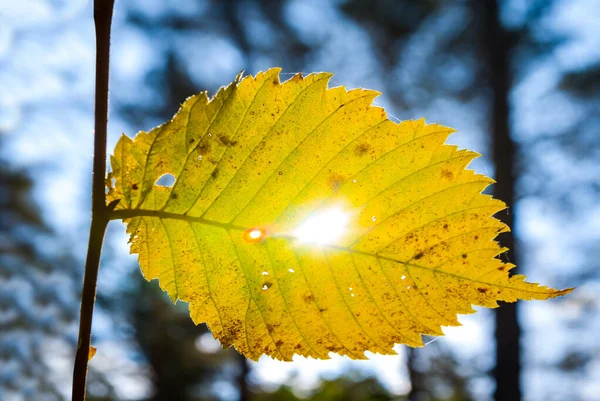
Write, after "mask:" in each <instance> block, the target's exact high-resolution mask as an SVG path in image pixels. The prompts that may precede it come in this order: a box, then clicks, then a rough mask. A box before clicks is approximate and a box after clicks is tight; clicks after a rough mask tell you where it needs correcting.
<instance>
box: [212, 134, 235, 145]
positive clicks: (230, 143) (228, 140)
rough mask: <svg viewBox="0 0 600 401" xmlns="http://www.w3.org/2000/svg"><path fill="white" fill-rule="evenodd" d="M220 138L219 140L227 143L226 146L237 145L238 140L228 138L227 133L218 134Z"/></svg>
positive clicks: (224, 143)
mask: <svg viewBox="0 0 600 401" xmlns="http://www.w3.org/2000/svg"><path fill="white" fill-rule="evenodd" d="M217 137H218V138H219V141H220V142H221V143H222V144H223V145H225V146H235V145H237V141H232V140H231V139H229V138H227V137H226V136H225V135H220V134H219V135H218V136H217Z"/></svg>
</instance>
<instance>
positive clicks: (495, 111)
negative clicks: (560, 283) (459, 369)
mask: <svg viewBox="0 0 600 401" xmlns="http://www.w3.org/2000/svg"><path fill="white" fill-rule="evenodd" d="M479 5H480V7H481V11H482V18H481V21H480V26H481V30H480V32H481V39H482V42H483V43H482V44H483V49H484V51H485V53H486V62H487V71H488V79H489V81H488V82H489V86H490V89H491V92H492V103H491V110H490V112H491V121H490V122H491V127H490V129H491V139H492V140H491V146H492V153H493V160H494V164H495V170H496V181H497V184H496V185H495V186H494V194H495V196H496V197H497V198H499V199H501V200H503V201H504V202H506V203H507V204H508V205H509V206H513V205H514V203H515V194H514V188H515V172H514V168H515V167H514V166H515V144H514V143H513V141H512V139H511V136H510V108H509V104H508V96H509V91H510V87H511V76H510V75H511V73H510V65H509V56H510V50H511V49H510V48H511V41H510V37H509V35H508V33H507V31H506V30H505V29H504V28H503V27H502V25H501V22H500V15H499V9H498V7H499V6H498V0H490V1H483V2H481V3H479ZM499 218H500V219H501V220H502V221H504V222H505V223H506V224H508V225H509V226H510V227H513V226H514V214H513V213H512V211H511V210H510V209H509V210H508V211H503V212H501V213H500V215H499ZM500 241H501V243H502V245H503V246H506V247H508V248H509V249H510V251H509V252H507V254H505V255H504V257H506V258H508V260H509V261H510V262H512V263H514V264H516V265H518V263H517V254H518V253H517V250H516V249H515V245H516V242H515V240H514V236H513V235H512V234H510V233H509V234H504V235H502V236H501V237H500ZM495 314H496V327H495V332H494V335H495V340H496V366H495V368H494V372H493V374H494V378H495V381H496V391H495V394H494V399H495V400H496V401H520V400H521V383H520V376H521V361H520V338H521V328H520V327H519V322H518V316H517V305H516V304H515V303H510V304H503V305H502V306H501V307H500V308H498V309H496V310H495Z"/></svg>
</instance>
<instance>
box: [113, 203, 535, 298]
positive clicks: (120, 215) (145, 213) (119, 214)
mask: <svg viewBox="0 0 600 401" xmlns="http://www.w3.org/2000/svg"><path fill="white" fill-rule="evenodd" d="M133 217H157V218H160V219H174V220H182V221H186V222H191V223H200V224H206V225H209V226H212V227H219V228H223V229H225V230H236V231H246V230H248V229H249V227H242V226H238V225H235V224H231V223H219V222H218V221H213V220H208V219H205V218H203V217H193V216H188V215H184V214H177V213H170V212H164V211H157V210H148V209H121V210H114V211H112V212H111V215H110V220H120V219H128V218H133ZM279 238H284V239H294V237H292V236H290V235H281V236H279ZM316 246H321V247H327V248H330V249H337V250H341V251H346V252H351V253H355V254H358V255H364V256H370V257H373V258H376V259H383V260H388V261H390V262H394V263H400V264H403V265H405V266H407V267H411V268H418V269H424V270H428V271H430V272H436V273H437V274H444V275H447V276H451V277H454V278H458V279H462V280H467V281H471V282H474V283H480V284H486V285H489V286H492V287H499V288H506V289H512V290H519V291H525V290H523V289H519V288H517V287H512V286H505V285H500V284H497V283H490V282H485V281H481V280H477V279H474V278H471V277H465V276H461V275H457V274H453V273H450V272H447V271H444V270H439V269H434V268H431V267H427V266H421V265H416V264H414V263H410V262H408V261H401V260H397V259H393V258H390V257H387V256H381V255H377V254H373V253H368V252H362V251H357V250H354V249H349V248H348V247H342V246H336V245H316ZM526 292H528V293H545V292H544V291H543V290H542V291H531V290H527V291H526Z"/></svg>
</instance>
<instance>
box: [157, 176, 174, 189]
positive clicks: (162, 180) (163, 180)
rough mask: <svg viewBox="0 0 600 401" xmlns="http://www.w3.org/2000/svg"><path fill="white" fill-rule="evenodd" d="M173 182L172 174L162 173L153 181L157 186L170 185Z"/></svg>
mask: <svg viewBox="0 0 600 401" xmlns="http://www.w3.org/2000/svg"><path fill="white" fill-rule="evenodd" d="M173 184H175V176H174V175H173V174H170V173H168V174H163V175H161V176H160V177H159V178H158V180H156V182H155V183H154V185H157V186H159V187H167V188H168V187H172V186H173Z"/></svg>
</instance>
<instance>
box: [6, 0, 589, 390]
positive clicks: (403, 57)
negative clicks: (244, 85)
mask: <svg viewBox="0 0 600 401" xmlns="http://www.w3.org/2000/svg"><path fill="white" fill-rule="evenodd" d="M599 18H600V1H597V0H552V1H550V0H544V1H542V0H533V1H525V0H506V1H502V0H490V1H484V0H482V1H458V0H456V1H441V0H438V1H436V0H427V1H419V0H414V1H411V0H345V1H342V0H307V1H302V0H295V1H292V0H288V1H259V0H244V1H242V0H212V1H211V0H180V1H177V2H164V1H160V0H129V1H125V0H122V1H118V2H117V4H116V8H115V17H114V23H113V53H112V58H111V68H112V71H111V74H112V75H111V94H110V95H111V97H110V120H109V146H108V147H109V149H111V148H113V147H114V144H115V143H116V140H117V139H118V137H119V135H120V134H121V132H125V133H127V134H129V135H133V134H134V133H135V132H137V131H138V130H148V129H150V128H152V127H153V126H155V125H157V124H158V123H161V122H163V121H165V120H166V119H168V118H170V117H171V116H172V115H173V114H174V113H175V111H176V110H177V108H178V106H179V104H180V103H181V102H182V101H183V100H184V99H185V98H187V97H188V96H190V95H192V94H194V93H197V92H199V91H201V90H204V89H208V90H209V93H211V94H214V93H215V91H216V90H217V89H218V88H219V87H220V86H221V85H223V84H226V83H228V82H230V81H231V80H232V79H233V77H235V75H236V74H237V73H239V71H241V70H245V71H246V73H247V74H254V73H256V72H258V71H261V70H265V69H267V68H269V67H272V66H282V67H283V73H284V74H283V75H282V79H285V78H286V77H291V76H292V75H293V74H294V73H297V72H303V73H309V72H312V71H332V72H334V73H335V74H336V75H335V76H334V77H333V79H332V81H331V84H330V85H331V86H337V85H344V86H346V87H348V88H352V87H366V88H371V89H376V90H379V91H381V92H382V93H383V95H382V96H381V97H379V98H378V99H377V100H376V103H377V104H378V105H381V106H383V107H385V108H386V109H387V110H388V111H389V114H390V116H391V118H393V119H397V120H404V119H413V118H420V117H426V118H427V121H428V122H438V123H441V124H444V125H448V126H451V127H454V128H456V129H458V131H459V132H458V133H457V134H454V135H452V136H451V137H450V140H449V142H450V143H455V144H458V145H460V146H461V147H469V148H470V149H473V150H476V151H478V152H480V153H482V154H483V157H482V158H480V159H478V160H476V161H475V162H474V163H473V164H472V168H474V169H476V170H477V171H479V172H482V173H485V174H488V175H491V176H493V177H495V178H496V180H497V181H498V184H496V185H495V186H494V187H493V188H492V191H494V193H495V195H496V196H497V197H499V198H500V199H502V200H504V201H506V202H507V203H508V204H509V205H512V207H511V208H510V209H509V210H508V211H507V212H503V213H501V215H500V216H499V217H500V218H502V219H503V220H505V221H507V222H509V223H510V224H511V226H513V228H514V229H513V232H514V237H513V236H505V237H504V238H502V241H503V242H504V243H505V244H506V245H509V246H510V247H511V248H513V250H514V251H513V252H511V253H509V254H508V255H505V257H507V258H509V260H510V261H512V262H516V263H517V265H518V266H519V270H520V272H523V273H525V274H527V275H528V276H530V277H531V279H532V280H533V281H543V282H544V283H547V284H549V285H551V286H553V287H556V288H564V287H570V286H576V287H578V288H577V290H576V291H575V292H574V293H572V294H571V295H569V296H567V297H565V298H564V299H556V300H552V301H548V302H544V303H539V302H530V303H520V304H518V305H516V306H515V305H505V306H504V307H502V308H501V309H499V310H498V311H497V312H496V311H488V310H480V311H479V313H477V314H476V315H470V316H464V317H461V321H462V322H463V324H464V326H463V327H459V328H452V329H448V330H446V332H447V334H448V335H447V337H443V338H440V339H438V340H436V341H434V342H432V343H431V344H429V345H428V346H427V347H425V348H423V349H417V350H411V349H409V348H406V347H403V346H397V350H398V352H399V354H400V355H399V356H385V357H384V356H372V359H371V360H370V361H366V362H363V361H350V360H348V359H346V358H341V357H335V358H333V359H332V360H330V361H313V360H306V359H303V358H298V359H297V360H296V361H295V362H293V363H282V362H276V361H272V360H270V359H268V358H263V359H261V360H260V361H259V362H258V363H248V362H246V361H245V360H244V359H243V358H241V357H240V356H239V355H237V354H236V353H235V352H234V351H233V350H227V351H222V350H220V347H219V346H218V344H217V343H216V342H215V341H214V340H213V339H212V336H211V335H210V334H209V333H207V332H206V329H205V328H204V327H195V326H194V325H193V324H192V323H191V320H190V319H189V317H188V314H187V306H186V305H182V304H178V305H177V306H173V305H172V304H170V301H169V300H168V299H167V297H166V296H165V295H164V294H162V293H161V292H160V290H159V289H158V286H157V285H156V284H155V283H152V284H151V285H147V284H145V283H143V279H142V278H141V275H140V273H139V269H138V267H137V264H136V261H135V258H134V257H132V256H129V255H128V247H127V245H126V242H127V241H126V238H125V233H124V229H123V227H122V226H121V225H120V224H119V223H116V222H113V223H111V225H110V226H109V234H108V241H107V243H106V246H105V248H104V254H103V258H102V264H101V269H100V277H99V288H98V306H99V308H98V309H97V310H96V314H95V317H94V328H93V344H94V345H95V346H96V347H97V348H98V354H97V355H96V357H95V358H94V360H93V362H92V364H91V365H90V375H91V376H90V383H89V399H90V400H156V401H159V400H181V401H184V400H185V401H187V400H189V401H192V400H194V401H195V400H295V399H298V398H308V399H314V400H395V399H397V400H407V399H408V400H411V401H426V400H455V401H458V400H461V401H463V400H464V401H467V400H484V401H485V400H491V399H496V400H497V401H504V400H512V401H519V399H523V400H527V401H529V400H531V401H534V400H549V401H552V400H567V399H568V400H582V401H583V400H590V401H591V400H595V399H597V397H598V394H600V385H599V384H598V383H600V344H599V343H598V341H597V337H596V335H595V333H597V332H598V330H599V329H600V318H599V316H600V315H599V314H598V309H599V298H598V296H597V294H598V293H600V265H599V262H598V261H599V260H600V247H598V243H600V202H599V200H600V196H599V192H600V145H599V143H598V142H599V140H600V129H599V128H598V127H600V26H599V25H598V23H597V21H598V19H599ZM93 35H94V31H93V21H92V8H91V2H90V1H84V0H63V1H59V0H23V1H20V2H18V3H15V2H14V1H9V0H0V207H1V209H0V399H2V400H15V401H17V400H34V399H35V400H38V399H39V400H46V399H47V400H55V399H56V400H60V399H66V398H68V394H69V392H70V380H71V377H70V376H71V371H72V358H73V351H74V348H75V343H76V339H77V318H78V313H79V296H80V287H81V280H82V273H83V259H84V255H85V250H86V245H87V241H85V240H82V239H84V238H85V236H86V235H87V232H88V228H89V227H88V225H89V208H90V197H89V193H90V183H91V179H90V178H91V157H92V127H93V76H94V75H93V71H94V50H95V49H94V39H93V37H94V36H93ZM519 360H520V364H519V363H517V362H518V361H519ZM497 384H498V385H497Z"/></svg>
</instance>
